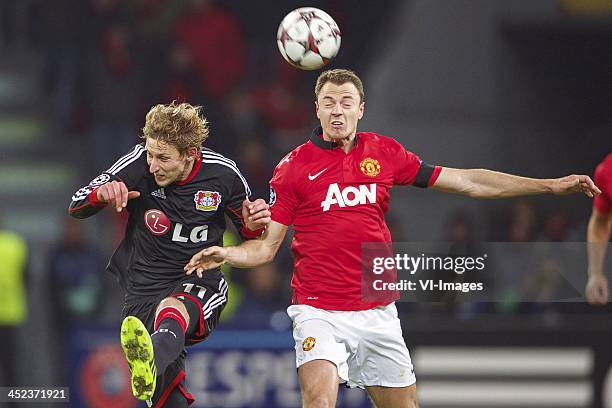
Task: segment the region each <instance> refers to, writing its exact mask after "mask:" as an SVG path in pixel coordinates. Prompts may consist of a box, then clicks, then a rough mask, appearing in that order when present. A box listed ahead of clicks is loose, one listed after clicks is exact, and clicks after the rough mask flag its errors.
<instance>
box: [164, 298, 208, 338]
mask: <svg viewBox="0 0 612 408" xmlns="http://www.w3.org/2000/svg"><path fill="white" fill-rule="evenodd" d="M170 296H172V297H176V298H178V297H181V296H182V297H184V298H185V299H187V300H190V301H192V302H194V303H195V304H196V305H197V306H198V311H199V312H200V326H199V327H198V330H197V331H196V334H195V335H196V338H195V339H193V340H196V341H202V340H204V339H205V338H206V325H205V324H204V310H202V305H201V304H200V302H199V301H198V299H197V298H196V297H195V296H192V295H189V294H187V293H175V294H172V295H170Z"/></svg>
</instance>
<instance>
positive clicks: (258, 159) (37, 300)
mask: <svg viewBox="0 0 612 408" xmlns="http://www.w3.org/2000/svg"><path fill="white" fill-rule="evenodd" d="M401 3H402V2H401V1H397V0H385V1H380V2H364V4H363V6H361V5H360V6H359V7H356V6H355V5H354V4H353V3H352V2H349V1H340V0H328V1H313V2H309V4H308V5H311V6H315V7H320V8H322V9H325V10H326V11H327V12H328V13H330V14H331V15H332V16H334V18H335V19H336V21H337V22H338V24H339V26H340V27H341V29H342V32H343V45H342V49H341V51H340V55H339V57H338V59H337V61H335V62H334V66H337V67H343V66H346V67H350V68H353V69H356V70H358V72H359V73H360V75H362V76H365V77H367V76H368V74H369V73H370V72H371V70H372V69H373V66H374V65H375V63H374V62H373V61H372V59H371V58H370V57H371V53H372V52H373V51H374V50H375V49H376V47H377V42H376V41H377V40H378V39H379V36H381V35H382V32H383V31H384V30H385V28H386V27H385V26H384V25H382V24H374V22H376V21H384V20H385V19H386V18H388V17H389V16H391V15H393V13H395V12H397V10H398V8H399V7H400V5H401ZM301 5H303V4H302V3H301V2H297V1H293V0H292V1H284V2H283V5H282V7H280V6H279V4H278V3H277V2H267V1H263V2H256V1H238V0H228V1H213V0H176V1H171V2H168V1H163V0H130V1H120V0H87V1H80V0H56V1H39V0H22V1H19V2H11V1H6V2H5V1H3V2H1V3H0V12H1V13H2V14H1V17H2V20H1V21H0V22H1V27H0V28H1V31H0V44H1V46H0V50H4V51H2V53H3V55H5V56H8V57H10V58H7V59H4V61H3V62H2V69H3V71H2V72H14V71H20V70H22V68H23V72H24V75H26V76H25V79H24V81H26V82H31V83H30V87H32V86H33V87H34V89H35V90H34V91H33V92H32V93H30V94H29V95H30V97H29V98H30V99H29V100H26V101H25V102H24V103H23V105H20V104H19V103H9V102H7V101H4V100H3V101H2V109H3V110H2V115H0V116H1V119H2V120H3V122H2V124H1V126H5V127H2V129H5V131H6V130H7V129H9V128H8V127H6V126H8V125H7V123H8V122H7V119H6V118H7V115H9V114H10V115H16V116H17V117H19V118H23V115H24V114H25V115H31V117H32V118H33V119H31V120H32V121H34V122H35V123H40V122H39V121H40V120H41V118H43V121H44V123H45V127H44V129H45V130H44V132H43V136H42V137H41V138H40V139H37V140H34V141H33V142H32V143H33V146H28V147H20V146H21V142H19V141H15V140H13V141H10V140H9V141H6V140H7V139H8V138H2V137H0V142H1V143H2V150H3V153H2V160H3V161H5V159H6V162H5V163H9V162H10V160H9V157H8V156H9V154H10V155H12V156H11V157H14V158H17V159H18V160H22V159H25V160H28V159H29V160H35V158H34V157H28V155H29V154H35V155H36V157H38V155H45V158H46V159H47V158H49V157H50V158H53V159H55V160H56V161H58V162H61V163H62V164H63V165H64V166H68V167H69V169H70V171H71V172H72V173H71V174H74V175H76V176H75V177H72V178H68V179H67V180H69V181H66V182H65V183H64V184H62V185H60V189H59V192H60V193H61V194H57V193H56V194H55V195H53V194H51V197H52V198H51V199H50V200H51V201H53V202H52V203H50V204H49V206H51V207H52V208H53V209H54V212H52V213H51V215H50V216H49V218H48V219H46V222H48V223H49V225H51V227H45V225H46V224H45V225H43V224H44V223H43V224H40V225H38V227H39V228H40V229H42V230H45V231H50V232H48V233H47V234H46V235H45V237H44V238H43V239H41V237H40V236H38V235H36V234H33V233H32V231H33V230H35V229H36V228H33V227H32V226H31V225H30V224H28V225H29V226H26V227H24V228H19V223H18V221H15V220H16V219H17V218H13V217H12V213H11V211H12V207H15V206H19V205H20V204H18V202H16V201H11V200H10V199H7V201H6V203H5V204H4V205H3V206H1V207H0V218H2V221H4V224H5V226H7V227H8V228H9V229H13V230H17V231H18V232H19V233H20V234H22V235H23V236H24V239H25V240H26V241H27V243H28V248H29V258H30V262H29V265H30V268H29V269H28V268H24V270H26V272H25V276H24V282H25V285H26V287H37V289H33V290H26V291H24V292H23V295H24V299H25V296H26V294H27V297H28V299H27V302H28V303H29V305H30V308H31V309H32V307H33V309H32V310H42V309H44V316H46V317H45V318H44V319H43V318H41V317H40V315H38V314H37V313H30V314H29V316H30V318H31V319H34V320H35V321H36V324H37V325H39V327H45V328H46V329H45V330H49V333H50V334H49V335H48V336H49V337H48V338H51V339H54V340H52V343H54V344H55V347H56V348H57V349H58V350H61V349H62V347H63V346H64V345H65V342H64V340H63V339H64V337H63V334H62V333H64V332H66V331H67V330H69V329H70V327H71V326H73V325H88V324H108V325H115V324H117V321H118V316H119V310H118V308H119V307H120V304H121V296H122V295H121V293H120V289H119V288H118V285H116V283H115V282H113V281H112V280H111V278H110V277H109V276H105V274H104V273H103V269H104V266H105V264H106V260H107V259H108V257H109V254H110V253H111V251H112V249H113V248H114V247H115V246H116V244H117V242H118V241H117V240H118V239H119V238H120V236H121V235H122V229H123V226H124V223H125V219H122V218H121V217H119V216H117V215H116V214H114V213H111V212H107V213H101V214H100V215H99V216H97V217H95V218H96V219H95V220H94V219H90V220H88V221H86V222H79V221H75V220H71V219H69V218H68V217H67V215H66V213H65V212H61V209H62V208H64V207H66V206H67V205H68V201H69V198H70V194H71V191H72V189H73V188H74V187H75V186H77V185H79V184H82V183H83V182H85V181H86V180H89V179H92V178H93V177H95V176H96V175H97V174H98V173H99V172H100V171H102V170H104V169H106V168H107V167H109V166H110V165H111V164H112V163H113V162H114V160H115V159H116V158H117V157H119V156H120V155H122V154H123V153H124V152H126V151H127V150H128V149H129V148H130V147H131V146H132V145H133V144H135V143H137V142H138V136H139V133H140V130H139V129H140V127H141V126H142V125H143V123H144V115H145V113H146V112H147V110H148V109H149V108H150V107H151V106H152V105H154V104H157V103H167V102H170V101H172V100H175V101H188V102H190V103H192V104H197V105H202V106H203V107H204V112H205V116H207V118H208V119H209V120H210V122H211V137H210V139H209V141H208V142H207V146H208V147H210V148H212V149H214V150H217V151H219V152H221V153H223V154H224V155H226V156H228V157H230V158H233V159H234V160H235V161H236V162H237V163H238V165H239V167H240V168H241V170H242V172H243V173H244V174H245V176H246V178H247V180H248V181H249V183H250V186H251V189H252V190H253V192H254V196H255V197H263V198H267V197H268V184H267V183H268V180H269V178H270V176H271V174H272V170H273V168H274V166H275V164H276V163H277V162H278V161H279V160H280V158H282V156H283V155H284V154H285V153H286V152H288V151H289V150H291V149H292V148H293V147H295V146H297V145H298V144H300V143H302V142H303V141H304V140H305V139H306V138H307V137H308V135H309V134H310V130H311V129H312V128H313V127H314V126H315V125H316V121H315V119H316V118H315V116H314V109H313V108H314V104H313V103H312V102H313V99H314V97H313V89H312V88H313V84H314V80H315V78H316V75H317V74H318V72H314V73H310V72H301V71H298V70H296V69H294V68H292V67H290V66H289V65H288V64H286V63H285V62H284V61H283V60H282V59H281V57H280V55H279V54H278V50H277V49H276V44H275V35H276V28H277V26H278V22H280V20H281V19H282V17H283V16H284V14H286V13H287V12H288V11H290V10H292V9H293V8H296V7H298V6H301ZM344 39H346V40H344ZM349 39H350V40H349ZM13 57H14V58H13ZM11 60H12V61H11ZM11 70H12V71H11ZM32 83H33V84H34V85H32ZM366 88H367V84H366ZM24 89H25V88H24ZM27 89H30V88H27ZM2 92H5V91H4V90H2ZM21 93H22V94H23V93H25V91H23V92H21ZM366 95H367V93H366ZM22 96H23V95H22ZM18 100H19V101H21V99H18ZM28 104H29V105H28ZM20 120H21V119H20ZM28 120H29V119H25V121H26V122H27V121H28ZM27 123H30V122H27ZM30 125H31V123H30V124H29V125H28V124H26V125H24V124H23V123H22V122H19V131H23V128H24V127H25V128H28V129H29V128H30V127H29V126H30ZM373 130H377V129H373ZM0 132H2V130H0ZM381 132H382V133H384V130H381ZM609 140H610V139H608V141H609ZM609 146H610V144H608V147H609ZM407 148H408V149H410V146H407ZM28 149H30V150H28ZM32 152H34V153H32ZM606 153H607V152H605V151H602V152H601V153H600V154H599V153H597V154H594V156H598V157H600V158H603V157H604V156H605V154H606ZM5 154H6V156H5ZM434 159H435V158H434ZM434 164H437V163H434ZM441 164H444V163H441ZM596 164H597V163H596V162H592V163H591V164H590V166H591V167H590V168H588V166H589V163H586V164H585V161H584V160H583V161H582V162H580V164H579V165H580V166H583V165H584V167H585V168H584V171H586V172H588V173H591V174H592V170H593V169H594V167H595V165H596ZM2 169H3V171H4V172H5V174H4V175H3V176H2V180H1V181H0V183H4V184H0V187H2V186H4V187H6V186H7V185H10V186H13V185H15V184H17V182H16V181H14V180H13V181H11V180H12V179H11V180H9V181H7V179H9V175H8V172H9V170H7V169H9V168H8V167H3V168H2ZM578 170H582V169H577V170H576V171H578ZM40 171H41V172H44V169H41V170H40ZM15 174H17V175H14V177H17V176H18V174H21V173H15ZM561 175H562V174H559V176H561ZM38 177H40V178H41V179H43V180H44V179H45V177H44V175H41V174H38V175H36V176H35V177H34V178H33V179H32V180H33V183H34V182H35V181H36V180H37V178H38ZM71 183H72V184H71ZM4 187H3V188H4ZM30 187H32V186H30ZM28 188H29V187H28ZM7 191H8V192H7ZM14 191H16V190H11V189H10V188H9V189H8V190H7V189H6V188H4V189H3V190H2V193H3V194H12V192H14ZM22 193H23V192H22V191H18V192H16V193H14V194H15V195H16V196H19V194H22ZM28 197H33V196H28ZM25 208H26V209H28V208H30V207H27V205H26V207H25ZM391 208H392V209H391V211H390V213H389V220H388V221H389V225H390V227H391V228H392V234H393V237H394V241H418V240H419V239H420V235H419V234H418V232H415V233H408V232H407V231H410V228H409V227H406V226H407V225H409V224H410V218H409V217H408V216H407V215H406V214H405V213H404V211H403V210H402V208H399V207H397V206H396V207H394V205H393V204H392V205H391ZM589 211H590V203H589V202H588V200H584V201H583V202H580V204H576V202H575V201H570V202H569V204H568V203H565V202H562V201H554V202H553V201H551V200H549V199H521V200H508V201H504V202H502V203H498V204H495V205H490V207H489V209H488V211H487V212H485V213H483V212H479V211H474V210H473V209H472V208H465V209H462V207H457V208H453V209H452V211H448V212H446V213H444V214H443V215H440V217H441V218H442V219H443V220H444V221H443V222H442V225H443V227H442V228H441V229H440V230H439V231H434V232H433V233H432V235H433V236H435V237H436V239H438V240H441V241H449V242H452V243H458V244H460V245H461V246H463V248H464V249H463V250H465V251H469V250H470V249H469V248H472V247H475V246H477V245H478V242H480V241H502V242H517V243H520V242H534V241H541V242H575V241H577V242H582V241H584V240H585V234H586V233H585V231H586V220H587V217H588V213H589ZM225 240H226V243H228V244H229V243H233V242H235V240H236V235H235V234H233V233H232V232H228V233H227V234H226V237H225ZM0 242H2V241H0ZM332 245H333V244H332V243H330V248H331V246H332ZM0 253H2V248H0ZM32 258H35V259H34V260H33V259H32ZM291 265H292V258H291V255H290V253H289V250H288V247H287V246H285V248H284V250H283V251H282V252H281V254H280V255H279V257H277V259H276V260H275V262H273V263H272V264H270V265H267V266H264V267H260V268H257V269H255V270H251V271H248V272H247V271H229V270H226V271H225V272H226V274H227V275H229V277H230V279H231V282H232V287H231V289H230V299H231V300H230V304H229V305H228V308H227V309H226V310H225V312H224V319H225V321H224V323H223V326H222V327H224V328H230V327H237V328H272V329H275V330H286V329H288V325H289V324H290V321H289V320H288V318H287V317H286V316H285V314H284V309H285V308H286V306H287V305H288V304H289V303H290V291H289V279H290V275H291V274H290V271H291V268H292V266H291ZM551 267H552V268H554V267H555V266H551ZM584 268H585V269H584V272H585V273H586V265H585V266H584ZM524 275H525V279H527V280H530V281H529V282H526V283H525V284H524V285H521V284H519V285H517V288H519V289H517V290H522V289H520V288H524V287H529V286H530V285H531V284H532V283H533V282H532V281H531V280H538V282H540V283H539V285H540V287H545V285H546V284H547V282H550V280H547V278H546V277H547V276H549V275H548V274H547V269H546V268H544V269H541V273H540V275H537V274H536V276H535V277H534V276H533V275H531V276H529V275H530V274H524ZM33 280H35V281H36V282H33ZM0 282H2V280H1V279H0ZM530 282H531V283H530ZM542 285H543V286H542ZM552 285H553V286H554V283H552ZM0 290H1V291H4V289H2V287H0ZM552 290H554V288H553V289H552ZM0 296H1V295H0ZM545 296H549V297H554V296H555V295H554V294H550V293H548V294H546V295H545ZM516 298H520V296H518V295H517V296H516ZM545 299H546V298H544V300H545ZM560 305H561V304H558V303H547V304H543V305H540V306H537V305H536V306H534V304H533V303H530V304H527V305H525V304H521V302H520V301H515V302H513V301H512V298H508V299H505V300H504V301H500V302H499V303H498V304H493V305H487V307H484V308H480V309H479V308H474V307H468V306H466V305H465V304H462V303H460V302H453V301H451V302H449V303H443V304H426V305H415V304H409V305H402V309H404V311H410V312H414V311H419V312H421V313H426V314H429V313H443V314H450V315H452V316H455V317H461V318H465V319H472V318H478V315H479V313H481V312H487V313H498V314H521V313H534V314H540V313H542V311H543V310H544V309H546V310H548V312H550V313H553V314H554V316H556V317H555V318H554V319H553V320H552V321H557V319H558V318H559V316H560V314H562V313H565V312H572V313H591V314H593V313H595V314H596V313H602V312H598V311H592V310H589V309H588V308H587V307H586V306H585V305H584V304H581V303H571V306H570V307H567V306H560ZM472 306H473V305H472ZM550 313H548V314H547V315H546V316H547V317H546V319H547V320H546V321H547V322H551V319H550V316H551V315H550ZM26 316H27V315H25V314H24V315H23V317H22V320H21V321H14V322H6V324H4V326H5V327H4V328H3V329H2V333H5V332H6V333H7V335H6V336H3V337H2V338H3V340H2V342H3V344H4V342H8V341H9V337H10V336H9V333H14V331H13V330H11V329H10V327H11V326H17V327H19V326H21V325H24V324H25V323H26V321H27V319H28V317H26ZM551 324H552V323H551ZM2 325H3V324H2V321H1V320H0V326H2ZM7 327H8V329H7ZM28 333H30V334H31V333H32V332H28ZM28 335H29V334H28ZM16 336H17V337H18V338H19V336H24V334H23V333H22V334H19V333H17V334H16ZM8 349H10V348H7V347H0V350H3V351H6V350H8ZM60 355H61V354H60ZM13 358H14V357H11V356H5V357H4V358H3V361H4V362H7V361H9V360H12V359H13ZM55 358H56V359H57V360H58V361H61V360H62V358H61V357H55ZM14 365H15V364H14V363H9V364H5V367H3V368H1V369H0V370H2V373H3V374H2V375H1V376H3V378H5V379H6V378H10V377H11V376H12V374H11V371H14V370H12V368H11V367H14ZM62 369H64V370H65V367H64V368H62V367H61V364H58V365H57V366H56V370H62Z"/></svg>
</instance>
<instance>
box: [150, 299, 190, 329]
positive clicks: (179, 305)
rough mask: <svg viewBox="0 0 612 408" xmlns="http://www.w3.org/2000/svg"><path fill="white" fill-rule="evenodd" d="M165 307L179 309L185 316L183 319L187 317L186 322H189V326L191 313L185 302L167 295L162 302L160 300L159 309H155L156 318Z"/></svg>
mask: <svg viewBox="0 0 612 408" xmlns="http://www.w3.org/2000/svg"><path fill="white" fill-rule="evenodd" d="M165 307H174V308H176V309H178V311H179V312H180V313H181V315H182V316H183V319H185V322H186V323H187V326H189V313H188V312H187V308H186V307H185V305H184V304H183V302H181V301H180V300H178V299H177V298H175V297H167V298H165V299H163V300H162V301H161V302H159V305H157V310H155V317H156V318H157V315H158V314H159V312H160V310H162V309H163V308H165Z"/></svg>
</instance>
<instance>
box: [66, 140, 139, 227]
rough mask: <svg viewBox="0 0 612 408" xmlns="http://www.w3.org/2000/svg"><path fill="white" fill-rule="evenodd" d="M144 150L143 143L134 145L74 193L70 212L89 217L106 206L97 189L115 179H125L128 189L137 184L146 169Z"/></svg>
mask: <svg viewBox="0 0 612 408" xmlns="http://www.w3.org/2000/svg"><path fill="white" fill-rule="evenodd" d="M144 152H145V148H144V146H143V145H141V144H138V145H136V146H134V147H133V148H132V149H131V150H130V151H129V152H128V153H127V154H126V155H124V156H122V157H121V158H120V159H119V160H117V161H116V162H115V163H114V164H113V165H112V166H111V167H109V168H108V170H106V171H104V172H103V173H102V174H100V175H99V176H97V177H96V178H94V179H93V180H91V181H90V182H89V184H87V185H86V186H83V187H81V188H80V189H78V190H77V191H76V192H75V193H74V194H73V196H72V200H71V202H70V205H69V206H68V212H69V214H70V215H71V216H72V217H74V218H87V217H91V216H92V215H94V214H96V213H97V212H98V211H100V210H101V209H102V208H104V207H105V206H106V204H104V203H100V202H99V201H98V200H97V195H96V190H97V189H98V188H100V186H102V185H104V184H106V183H109V182H111V181H113V180H118V181H123V182H124V183H125V184H126V186H127V188H128V190H130V189H131V188H132V187H134V186H136V184H137V183H138V181H139V180H140V178H141V177H142V176H143V174H144V171H145V170H146V168H144V167H143V165H142V161H143V160H144V159H146V156H144ZM143 157H144V158H143Z"/></svg>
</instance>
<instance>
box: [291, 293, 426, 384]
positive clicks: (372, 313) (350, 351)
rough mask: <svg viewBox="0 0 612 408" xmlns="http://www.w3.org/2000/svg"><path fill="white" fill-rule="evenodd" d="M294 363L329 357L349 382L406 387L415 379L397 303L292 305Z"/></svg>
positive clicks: (298, 364) (344, 379) (342, 380)
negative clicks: (349, 307) (353, 307)
mask: <svg viewBox="0 0 612 408" xmlns="http://www.w3.org/2000/svg"><path fill="white" fill-rule="evenodd" d="M287 313H288V314H289V317H290V318H291V320H293V338H294V340H295V354H296V356H295V362H296V365H297V367H300V366H301V365H302V364H305V363H307V362H309V361H312V360H328V361H331V362H332V363H334V364H335V365H336V367H337V368H338V376H339V377H340V381H341V382H343V383H347V385H348V386H349V387H360V388H363V387H366V386H374V385H379V386H383V387H407V386H409V385H412V384H414V383H415V382H416V377H415V375H414V368H413V366H412V361H411V360H410V353H409V352H408V348H407V347H406V344H405V343H404V338H403V337H402V328H401V326H400V320H399V319H398V317H397V308H396V307H395V303H391V304H389V305H387V306H380V307H376V308H373V309H369V310H360V311H328V310H323V309H318V308H315V307H312V306H308V305H292V306H289V308H287Z"/></svg>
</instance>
